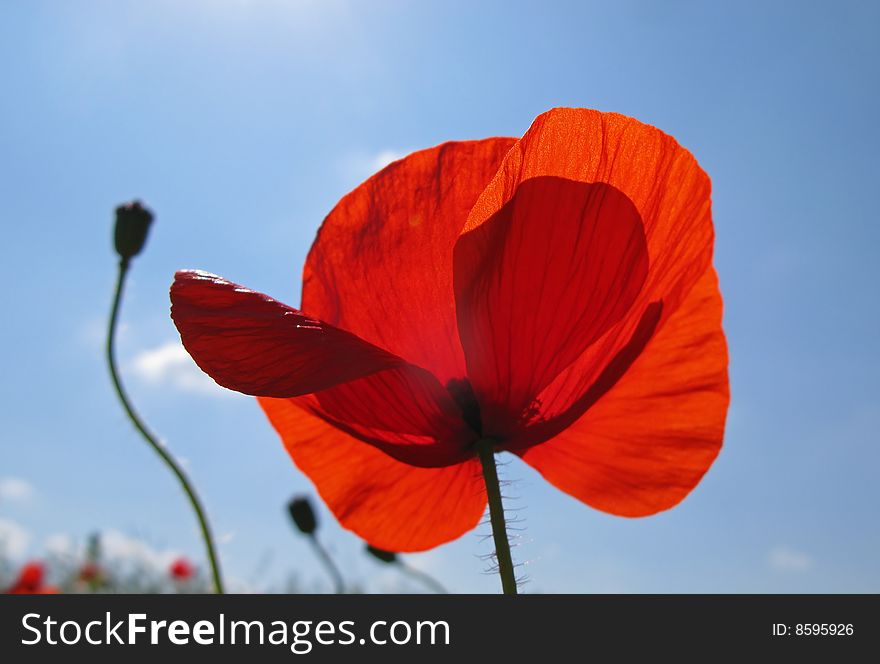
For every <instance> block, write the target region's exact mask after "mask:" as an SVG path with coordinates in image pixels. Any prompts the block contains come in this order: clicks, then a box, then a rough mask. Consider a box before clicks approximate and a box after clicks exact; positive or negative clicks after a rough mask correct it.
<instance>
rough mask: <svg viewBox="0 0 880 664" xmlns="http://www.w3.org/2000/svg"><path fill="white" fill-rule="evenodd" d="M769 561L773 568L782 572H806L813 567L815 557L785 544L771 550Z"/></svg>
mask: <svg viewBox="0 0 880 664" xmlns="http://www.w3.org/2000/svg"><path fill="white" fill-rule="evenodd" d="M768 561H769V563H770V566H771V567H772V568H773V569H776V570H779V571H780V572H806V571H808V570H809V569H810V568H812V567H813V559H812V558H811V557H810V556H808V555H807V554H806V553H804V552H803V551H796V550H794V549H790V548H788V547H784V546H778V547H776V548H775V549H773V550H772V551H770V555H769V556H768Z"/></svg>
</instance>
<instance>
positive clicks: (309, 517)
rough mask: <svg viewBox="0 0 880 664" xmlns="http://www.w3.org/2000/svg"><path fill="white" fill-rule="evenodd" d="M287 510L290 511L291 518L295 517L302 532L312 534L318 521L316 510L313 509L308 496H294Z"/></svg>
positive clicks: (295, 521) (294, 519) (294, 520)
mask: <svg viewBox="0 0 880 664" xmlns="http://www.w3.org/2000/svg"><path fill="white" fill-rule="evenodd" d="M287 511H288V512H290V518H291V519H293V522H294V523H295V524H296V527H297V528H299V530H300V532H302V533H304V534H306V535H311V534H312V533H313V532H315V529H316V528H317V527H318V522H317V520H316V519H315V511H314V510H313V509H312V504H311V503H310V502H309V499H308V498H305V497H302V496H301V497H299V498H294V499H293V500H291V501H290V502H289V503H288V504H287Z"/></svg>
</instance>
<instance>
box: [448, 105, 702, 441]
mask: <svg viewBox="0 0 880 664" xmlns="http://www.w3.org/2000/svg"><path fill="white" fill-rule="evenodd" d="M539 177H553V178H565V179H566V180H572V181H575V182H582V183H593V184H598V183H602V184H604V185H606V186H609V187H613V189H614V190H616V191H618V192H620V193H621V194H622V195H623V196H625V197H626V199H628V200H629V201H631V202H632V204H633V206H634V207H635V209H636V211H637V213H638V217H639V218H640V219H641V221H642V224H643V228H644V233H645V242H646V247H647V254H648V271H647V274H646V275H645V279H644V284H643V286H642V288H641V290H640V291H639V293H638V295H637V297H636V298H635V300H634V301H633V302H632V304H631V306H630V307H629V311H628V313H627V314H626V315H625V316H624V317H623V318H622V319H621V320H620V321H619V322H617V323H616V324H615V325H613V326H612V327H610V328H609V329H608V330H607V331H605V332H604V334H602V335H601V336H600V337H599V338H598V339H596V340H595V341H594V342H593V343H591V344H590V345H589V346H588V347H587V348H586V350H584V352H583V353H582V354H581V355H580V356H579V357H578V358H577V359H575V360H574V361H573V362H571V363H570V364H569V365H568V367H567V368H565V369H563V370H562V371H561V372H560V373H559V374H558V375H557V376H556V377H555V378H554V379H553V381H552V382H551V383H550V384H549V385H547V386H546V387H545V388H544V389H543V390H542V391H541V392H540V393H539V394H538V395H537V398H536V403H535V408H534V409H533V412H532V417H533V419H535V420H549V419H551V418H554V417H557V416H570V415H571V414H572V412H566V411H567V410H568V409H570V408H571V407H572V404H573V403H576V402H580V403H583V401H584V397H585V395H587V393H588V392H589V391H590V390H591V389H593V386H594V385H595V384H596V382H597V381H599V380H600V377H602V375H603V372H605V370H606V367H608V366H609V364H610V363H611V362H612V361H613V360H614V358H619V357H620V355H621V353H624V355H625V354H626V353H625V349H627V348H632V347H633V346H632V344H633V343H634V339H636V337H637V336H638V335H639V334H641V333H642V332H643V331H644V321H645V320H646V317H647V319H650V318H651V316H653V313H652V312H654V311H655V310H656V307H661V310H660V311H661V316H662V317H661V319H660V320H659V321H657V324H656V327H658V328H659V327H662V325H663V324H664V321H665V320H666V319H667V318H668V317H669V316H671V315H672V314H673V313H674V312H675V310H676V309H677V308H678V306H679V305H680V303H681V301H682V299H683V298H684V297H685V296H687V294H688V292H689V291H690V290H691V288H692V287H693V285H694V283H696V280H697V279H698V278H699V276H700V275H702V274H703V273H704V272H705V271H706V269H707V267H708V266H709V264H710V262H711V257H712V244H713V239H714V230H713V227H712V218H711V201H710V189H711V186H710V182H709V178H708V176H707V175H706V174H705V173H704V172H703V170H702V169H701V168H700V166H699V165H698V164H697V162H696V160H695V159H694V158H693V156H692V155H691V154H690V153H689V152H688V151H687V150H685V149H684V148H682V147H681V146H680V145H679V144H678V143H677V142H676V141H675V139H674V138H672V137H671V136H668V135H666V134H664V133H663V132H661V131H659V130H658V129H655V128H654V127H651V126H648V125H645V124H642V123H641V122H638V121H637V120H634V119H632V118H627V117H625V116H622V115H618V114H615V113H600V112H598V111H591V110H586V109H572V108H559V109H554V110H551V111H548V112H547V113H544V114H543V115H541V116H539V117H538V118H537V119H536V120H535V122H534V123H533V124H532V126H531V128H530V129H529V131H528V132H526V134H525V136H523V138H522V140H520V141H519V142H517V144H516V145H515V146H514V147H513V148H511V150H510V151H509V152H508V154H507V155H506V156H505V158H504V160H503V162H502V164H501V166H500V168H499V170H498V174H497V175H496V176H495V178H493V180H492V182H491V183H489V185H487V187H486V190H485V191H484V192H483V194H482V195H481V196H480V198H479V200H478V201H477V203H476V204H475V205H474V208H473V210H472V211H471V214H470V215H469V217H468V223H467V225H466V226H465V228H464V229H463V236H462V237H463V238H465V237H468V235H469V234H470V233H471V232H472V231H473V230H475V229H477V228H480V227H481V226H483V225H485V224H491V223H492V220H493V219H495V218H496V215H497V214H498V213H499V211H501V210H503V209H504V208H505V206H506V205H508V204H509V203H510V201H511V200H512V199H514V197H515V196H516V195H517V191H518V189H519V188H520V187H521V185H522V184H523V183H524V182H527V181H529V180H530V179H533V178H539ZM512 295H514V294H510V296H512ZM548 350H550V351H551V352H552V351H553V350H555V349H548ZM523 369H528V368H527V367H523ZM520 433H522V432H520ZM520 442H522V441H520Z"/></svg>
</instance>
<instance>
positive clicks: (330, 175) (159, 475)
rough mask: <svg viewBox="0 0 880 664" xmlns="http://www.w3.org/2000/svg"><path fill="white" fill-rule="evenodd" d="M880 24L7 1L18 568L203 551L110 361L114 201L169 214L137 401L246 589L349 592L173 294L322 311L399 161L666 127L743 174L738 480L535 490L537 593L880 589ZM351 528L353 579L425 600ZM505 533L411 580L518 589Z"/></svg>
mask: <svg viewBox="0 0 880 664" xmlns="http://www.w3.org/2000/svg"><path fill="white" fill-rule="evenodd" d="M878 25H880V5H878V4H877V3H873V2H861V3H859V2H834V3H831V2H724V3H715V2H689V1H685V0H680V1H676V2H663V3H660V2H619V3H598V2H596V3H592V2H577V3H575V2H572V3H565V2H542V3H537V2H531V3H525V2H369V3H366V2H353V1H352V2H338V1H333V0H330V1H327V2H318V1H314V2H296V1H290V2H282V1H281V0H265V1H263V2H259V1H256V0H254V1H251V2H248V1H246V0H240V1H233V0H210V1H209V0H193V1H191V2H186V3H181V2H173V1H170V0H168V1H163V0H156V1H154V2H131V1H126V0H112V1H111V0H106V1H98V0H93V1H83V2H78V3H67V2H60V1H58V2H40V1H36V0H35V1H31V2H17V3H12V2H7V3H3V4H2V6H0V61H2V62H3V63H4V64H3V66H2V69H0V85H2V88H0V89H2V94H0V155H2V156H0V223H2V229H3V235H2V237H3V242H0V270H2V273H0V274H2V278H3V281H4V283H6V284H7V285H6V287H5V289H4V294H3V305H4V310H5V312H6V314H5V316H4V321H3V325H2V327H0V343H2V345H3V347H4V348H5V349H6V350H5V352H4V370H3V378H2V381H0V389H2V393H0V400H2V404H3V406H2V423H3V434H2V436H0V478H5V479H2V480H0V531H2V532H5V533H6V536H7V539H13V538H14V539H15V540H16V542H17V544H16V546H17V551H16V552H14V553H16V554H18V555H21V556H24V555H40V554H41V553H43V552H44V551H45V549H46V546H47V541H48V544H49V545H50V546H57V545H58V543H59V542H60V541H61V539H60V538H59V537H58V536H59V535H66V536H67V537H68V538H72V539H73V540H74V541H77V540H82V539H83V538H84V537H85V536H86V535H87V534H88V533H89V532H91V531H92V530H95V529H102V530H107V531H113V532H115V533H117V535H116V537H117V539H120V538H130V539H131V540H132V541H135V542H143V543H146V546H148V547H150V550H151V551H159V552H164V551H169V550H177V551H182V552H186V553H187V554H189V555H191V556H192V557H194V558H196V559H201V553H202V550H201V548H200V544H199V541H198V539H197V537H196V532H195V524H194V520H193V518H192V516H191V514H190V513H189V511H188V509H187V507H186V505H185V503H184V500H183V497H182V495H181V493H180V491H179V490H178V489H177V487H176V486H175V485H174V483H173V480H172V479H171V478H170V477H169V475H168V473H167V472H166V471H165V469H164V468H162V467H161V466H160V465H159V464H158V462H157V461H156V460H155V459H154V458H153V457H152V456H151V454H150V452H149V451H148V450H147V448H146V446H145V445H144V444H143V442H142V441H141V440H139V439H138V438H137V437H136V436H135V434H134V432H133V430H132V429H131V426H130V425H129V423H128V422H127V421H126V420H125V419H124V417H123V415H122V412H121V410H120V409H119V407H118V405H117V403H116V402H115V401H114V397H113V394H112V392H111V389H110V383H109V381H108V377H107V374H106V369H105V367H104V365H103V360H102V343H103V327H104V325H105V318H106V315H107V312H108V307H109V304H110V297H111V294H112V288H113V282H114V278H115V259H114V255H113V253H112V250H111V245H110V233H111V226H112V209H113V207H114V206H115V205H116V204H117V203H119V202H121V201H125V200H128V199H131V198H133V197H141V198H143V199H144V200H145V201H146V202H147V203H148V204H149V205H150V206H151V207H152V208H154V209H155V211H156V213H157V221H156V223H155V224H154V227H153V232H152V235H151V237H150V239H149V244H148V247H147V250H146V251H145V253H144V254H143V255H142V256H140V257H139V258H138V259H137V261H136V263H135V265H134V268H133V274H132V277H131V279H130V282H129V288H128V296H127V299H126V301H125V305H124V309H123V313H122V317H123V330H122V334H121V336H120V339H119V347H120V358H121V361H122V365H123V372H124V378H125V380H126V381H127V383H128V385H129V388H130V391H131V393H132V395H133V397H134V399H135V401H136V403H137V404H138V406H139V408H140V409H141V410H142V412H143V413H144V415H145V416H146V417H147V418H148V420H149V421H150V422H151V424H152V425H153V427H154V428H155V429H156V430H157V431H158V432H160V433H161V435H162V437H163V438H164V439H165V440H167V442H168V444H169V446H170V447H171V448H172V450H173V451H175V452H176V453H177V454H178V455H179V456H181V457H182V458H183V459H185V462H186V464H187V466H188V468H189V469H190V471H191V474H192V476H193V477H194V479H195V480H196V482H197V484H198V487H199V489H200V491H201V493H202V494H203V498H204V500H205V502H206V503H207V506H208V510H209V513H210V515H211V516H212V518H213V521H214V524H215V528H216V530H217V532H218V533H219V535H220V537H221V540H222V543H221V555H222V557H223V560H224V562H225V565H226V568H227V573H228V575H229V576H231V577H234V578H235V579H237V580H238V581H239V582H240V583H241V584H249V585H250V586H251V587H258V588H260V587H278V586H279V585H280V584H281V581H282V580H283V579H284V578H286V577H287V575H288V574H289V573H291V572H296V574H297V576H298V577H299V578H300V579H302V580H304V581H306V582H307V583H309V584H311V585H312V586H314V587H315V588H318V589H320V588H324V589H328V588H329V583H328V582H326V581H325V580H324V578H323V575H322V572H321V569H320V568H319V567H318V565H317V564H316V562H315V561H314V558H313V556H312V555H311V552H310V550H309V549H308V547H307V546H306V543H305V542H303V541H302V540H301V539H299V538H298V537H297V536H296V535H295V534H294V533H293V532H292V531H291V529H290V527H289V526H288V523H287V521H286V518H285V515H284V512H283V505H284V503H285V502H286V500H287V499H288V498H289V497H290V496H291V495H292V494H293V493H296V492H304V491H308V492H311V491H312V489H311V485H310V484H309V482H308V480H307V479H306V478H305V477H303V476H302V475H301V474H300V473H299V472H298V471H297V470H296V469H295V467H294V466H293V464H292V463H291V462H290V461H289V459H288V457H287V455H286V453H285V452H284V451H283V449H282V447H281V445H280V443H279V441H278V440H277V438H276V436H275V434H274V432H273V431H272V430H271V429H270V427H269V425H268V423H267V422H266V420H265V418H264V417H263V415H262V413H261V411H260V410H259V408H258V407H257V405H256V403H255V402H254V401H253V400H251V399H249V398H246V397H242V396H239V395H232V394H229V393H224V392H221V391H220V390H219V388H217V389H215V388H213V387H212V386H211V385H210V384H208V383H206V382H205V381H204V380H202V378H201V377H200V375H199V374H197V373H196V370H194V369H193V367H192V365H191V364H189V363H188V360H187V359H186V357H185V356H182V355H181V354H180V352H179V349H178V347H177V346H176V343H177V335H176V331H175V329H174V327H173V325H172V323H171V321H170V319H169V317H168V305H169V303H168V296H167V289H168V286H169V284H170V281H171V278H172V275H173V273H174V271H175V270H177V269H180V268H203V269H206V270H209V271H212V272H216V273H219V274H222V275H223V276H225V277H227V278H229V279H232V280H234V281H237V282H240V283H243V284H246V285H248V286H250V287H252V288H255V289H258V290H262V291H264V292H267V293H269V294H272V295H274V296H275V297H278V298H279V299H282V300H284V301H287V302H289V303H291V304H298V302H299V288H300V281H299V276H300V271H301V268H302V264H303V260H304V258H305V255H306V252H307V251H308V249H309V246H310V244H311V241H312V239H313V237H314V234H315V231H316V229H317V227H318V225H319V224H320V222H321V220H322V218H323V216H324V215H325V214H326V213H327V212H328V211H329V210H330V209H331V208H332V206H333V205H334V204H335V203H336V201H337V200H338V199H339V198H340V197H341V196H342V195H343V194H345V193H346V192H347V191H349V190H350V189H352V188H353V187H354V186H356V185H357V184H358V182H360V181H361V180H362V179H364V178H365V177H366V176H368V175H369V174H370V173H371V172H372V171H374V170H376V169H377V168H378V167H379V166H380V165H381V164H382V162H383V161H384V160H387V159H388V158H389V157H392V156H395V155H401V154H405V153H406V152H408V151H411V150H414V149H418V148H422V147H427V146H430V145H433V144H436V143H439V142H442V141H445V140H449V139H464V138H480V137H485V136H491V135H520V134H522V133H523V132H524V131H525V130H526V129H527V128H528V126H529V124H530V122H531V120H532V119H533V118H534V117H535V116H536V115H538V114H539V113H541V112H542V111H544V110H546V109H548V108H551V107H554V106H562V105H570V106H585V107H591V108H598V109H600V110H608V111H618V112H621V113H625V114H627V115H632V116H634V117H637V118H639V119H640V120H642V121H645V122H648V123H651V124H655V125H657V126H658V127H660V128H662V129H664V130H665V131H667V132H669V133H671V134H673V135H674V136H675V137H676V138H678V140H679V141H680V142H681V143H682V144H683V145H685V146H686V147H688V148H689V149H690V150H691V151H692V152H693V153H694V154H695V155H696V157H697V158H698V160H699V161H700V163H701V164H702V166H703V167H704V168H705V169H706V170H707V171H708V173H709V174H710V176H711V177H712V180H713V205H714V218H715V224H716V232H717V242H716V264H717V267H718V270H719V274H720V277H721V286H722V291H723V293H724V296H725V329H726V332H727V335H728V342H729V345H730V354H731V367H730V375H731V388H732V394H733V398H732V404H731V409H730V415H729V418H728V427H727V435H726V440H725V446H724V449H723V450H722V453H721V455H720V457H719V459H718V460H717V462H716V463H715V465H714V466H713V468H712V469H711V470H710V472H709V473H708V474H707V476H706V477H705V479H704V481H703V482H702V483H701V484H700V486H699V487H698V488H697V489H696V490H695V491H694V492H693V494H691V496H690V497H689V498H688V499H687V500H686V501H685V502H684V503H682V504H681V505H680V506H679V507H677V508H676V509H674V510H672V511H670V512H667V513H664V514H661V515H658V516H655V517H651V518H648V519H639V520H627V519H619V518H614V517H611V516H608V515H605V514H602V513H599V512H596V511H593V510H591V509H590V508H588V507H586V506H584V505H582V504H580V503H578V502H577V501H575V500H574V499H572V498H569V497H567V496H565V495H563V494H562V493H560V492H558V491H557V490H556V489H554V488H553V487H551V486H549V485H547V484H546V483H545V482H543V480H541V478H540V477H539V476H538V475H537V474H536V473H535V472H533V471H531V470H530V469H529V468H527V467H526V466H524V465H523V464H522V463H520V462H519V461H511V463H510V464H509V465H507V466H505V468H504V471H503V472H504V474H505V476H506V477H507V478H509V479H512V480H514V485H513V487H512V493H514V494H515V495H516V496H517V499H516V500H515V501H514V503H513V504H512V506H514V507H520V508H523V509H522V512H521V514H522V516H524V518H525V524H524V525H525V531H524V532H523V533H522V541H521V545H520V546H519V547H518V548H517V549H516V551H515V557H516V558H517V560H518V561H519V562H526V563H527V566H526V572H527V574H528V576H529V577H530V578H531V579H532V581H531V582H530V583H529V584H528V585H527V586H526V589H527V590H529V591H531V592H685V591H688V592H716V591H717V592H739V591H755V592H784V591H793V592H801V591H816V592H832V591H840V592H844V591H845V592H866V591H870V592H878V591H880V563H878V561H880V530H878V528H877V516H876V511H877V508H878V505H880V483H878V482H877V479H876V474H877V468H878V464H880V451H878V440H877V431H878V430H880V378H878V376H880V372H878V360H880V354H878V350H877V339H878V338H880V335H878V332H880V314H878V307H877V293H876V287H877V283H878V277H880V274H878V271H880V268H878V261H877V259H876V251H877V247H878V244H880V231H878V228H880V226H878V223H877V220H876V209H875V208H876V205H875V202H874V200H873V199H874V197H875V195H876V192H877V190H878V185H880V182H878V172H880V171H878V167H877V161H876V157H877V154H878V153H880V132H878V129H877V118H878V117H880V94H878V88H877V85H876V83H877V81H878V80H880V42H878V40H877V39H876V28H877V26H878ZM320 516H321V517H322V521H323V528H322V534H323V536H324V537H325V539H326V541H327V543H328V546H329V547H330V548H331V549H332V551H333V553H334V555H335V556H336V557H337V558H338V559H339V561H340V562H341V564H342V565H343V566H344V568H345V569H346V570H347V572H348V574H349V575H350V576H351V577H353V578H355V579H356V580H358V581H359V582H361V583H362V584H363V585H365V586H366V587H367V588H368V589H370V590H388V589H406V588H412V586H406V585H405V584H403V583H401V582H398V581H396V580H395V579H394V578H393V577H392V576H391V575H389V573H388V572H387V571H386V570H382V569H380V568H379V567H378V566H377V565H374V564H373V563H372V562H371V561H369V560H367V559H365V558H364V557H363V556H362V555H361V551H360V544H359V543H358V541H357V539H356V538H355V537H354V536H353V535H351V534H350V533H348V532H346V531H344V530H342V529H341V528H340V527H339V526H338V524H336V523H335V522H334V521H333V519H332V516H331V515H330V514H329V512H327V510H326V509H325V508H323V506H322V507H321V513H320ZM486 532H487V531H486V528H481V529H480V530H478V531H477V534H473V533H472V534H468V535H465V536H464V537H462V538H461V539H460V540H458V541H456V542H454V543H452V544H450V545H447V546H444V547H441V548H439V549H437V550H435V551H432V552H429V553H426V554H420V555H417V556H412V557H411V562H412V564H413V565H415V566H419V567H422V568H423V569H427V570H430V571H431V572H433V573H435V574H436V575H437V576H438V577H439V578H441V579H443V580H444V582H446V583H447V584H448V585H449V586H450V587H451V588H452V589H453V590H456V591H462V592H471V591H473V592H494V591H496V590H497V588H498V581H497V579H496V578H495V577H494V576H492V575H489V574H484V573H483V570H484V569H485V566H486V563H485V562H483V561H481V560H479V559H478V556H479V555H481V554H485V553H488V551H489V544H488V543H486V542H483V541H481V538H480V537H478V534H486ZM10 533H14V536H13V535H10Z"/></svg>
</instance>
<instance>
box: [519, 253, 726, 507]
mask: <svg viewBox="0 0 880 664" xmlns="http://www.w3.org/2000/svg"><path fill="white" fill-rule="evenodd" d="M721 313H722V303H721V294H720V292H719V290H718V278H717V276H716V274H715V270H714V269H713V268H711V267H710V268H709V269H708V270H707V271H706V273H705V274H704V275H703V276H702V277H701V278H700V280H699V281H698V283H697V284H696V285H695V286H694V288H693V289H692V290H691V292H690V293H689V294H688V296H687V298H686V299H685V301H684V302H682V304H681V305H680V306H679V308H678V309H677V310H676V311H675V313H673V314H672V316H670V317H669V318H668V319H667V320H666V322H665V323H664V324H663V327H662V328H660V329H659V330H658V331H657V332H656V333H655V335H654V336H653V338H652V339H651V340H650V342H648V344H647V346H646V347H645V349H644V350H643V351H642V352H641V354H640V355H639V356H638V358H637V359H636V360H635V361H634V362H633V363H632V365H631V366H630V367H629V369H628V370H627V371H626V372H625V373H624V374H623V375H622V376H621V377H620V378H619V380H618V381H617V382H616V384H615V385H614V386H613V387H611V389H609V390H608V391H607V392H606V393H605V394H603V395H602V396H601V397H600V398H599V399H598V401H597V402H596V403H595V404H594V405H593V406H591V407H590V408H589V409H588V410H587V411H586V413H585V414H584V415H583V417H581V418H580V419H579V420H578V421H577V422H575V423H574V424H573V425H571V426H570V427H569V428H567V429H566V430H565V431H563V432H562V433H560V434H559V435H557V436H556V437H555V438H553V439H551V440H548V441H546V442H544V443H541V444H540V445H536V446H533V447H530V448H528V449H527V450H525V451H523V452H521V453H520V454H521V456H522V458H523V460H524V461H525V462H526V463H528V464H529V465H531V466H532V467H534V468H535V469H537V470H538V471H539V472H540V473H541V474H542V475H543V476H544V478H545V479H546V480H548V481H549V482H550V483H551V484H553V485H555V486H556V487H558V488H559V489H561V490H562V491H565V492H566V493H568V494H570V495H572V496H574V497H575V498H577V499H579V500H581V501H583V502H585V503H587V504H589V505H591V506H593V507H595V508H596V509H600V510H602V511H604V512H610V513H611V514H616V515H620V516H646V515H649V514H654V513H655V512H659V511H661V510H665V509H669V508H670V507H673V506H675V505H676V504H678V503H679V502H680V501H681V500H682V499H684V497H685V496H686V495H687V494H688V493H689V492H690V491H691V489H693V488H694V487H695V486H696V485H697V483H698V482H699V481H700V479H701V478H702V476H703V474H704V473H705V472H706V471H707V470H708V468H709V466H710V465H711V464H712V462H713V461H714V460H715V457H716V456H717V455H718V452H719V450H720V449H721V443H722V438H723V434H724V421H725V417H726V413H727V406H728V402H729V388H728V380H727V348H726V344H725V340H724V333H723V332H722V329H721Z"/></svg>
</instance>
